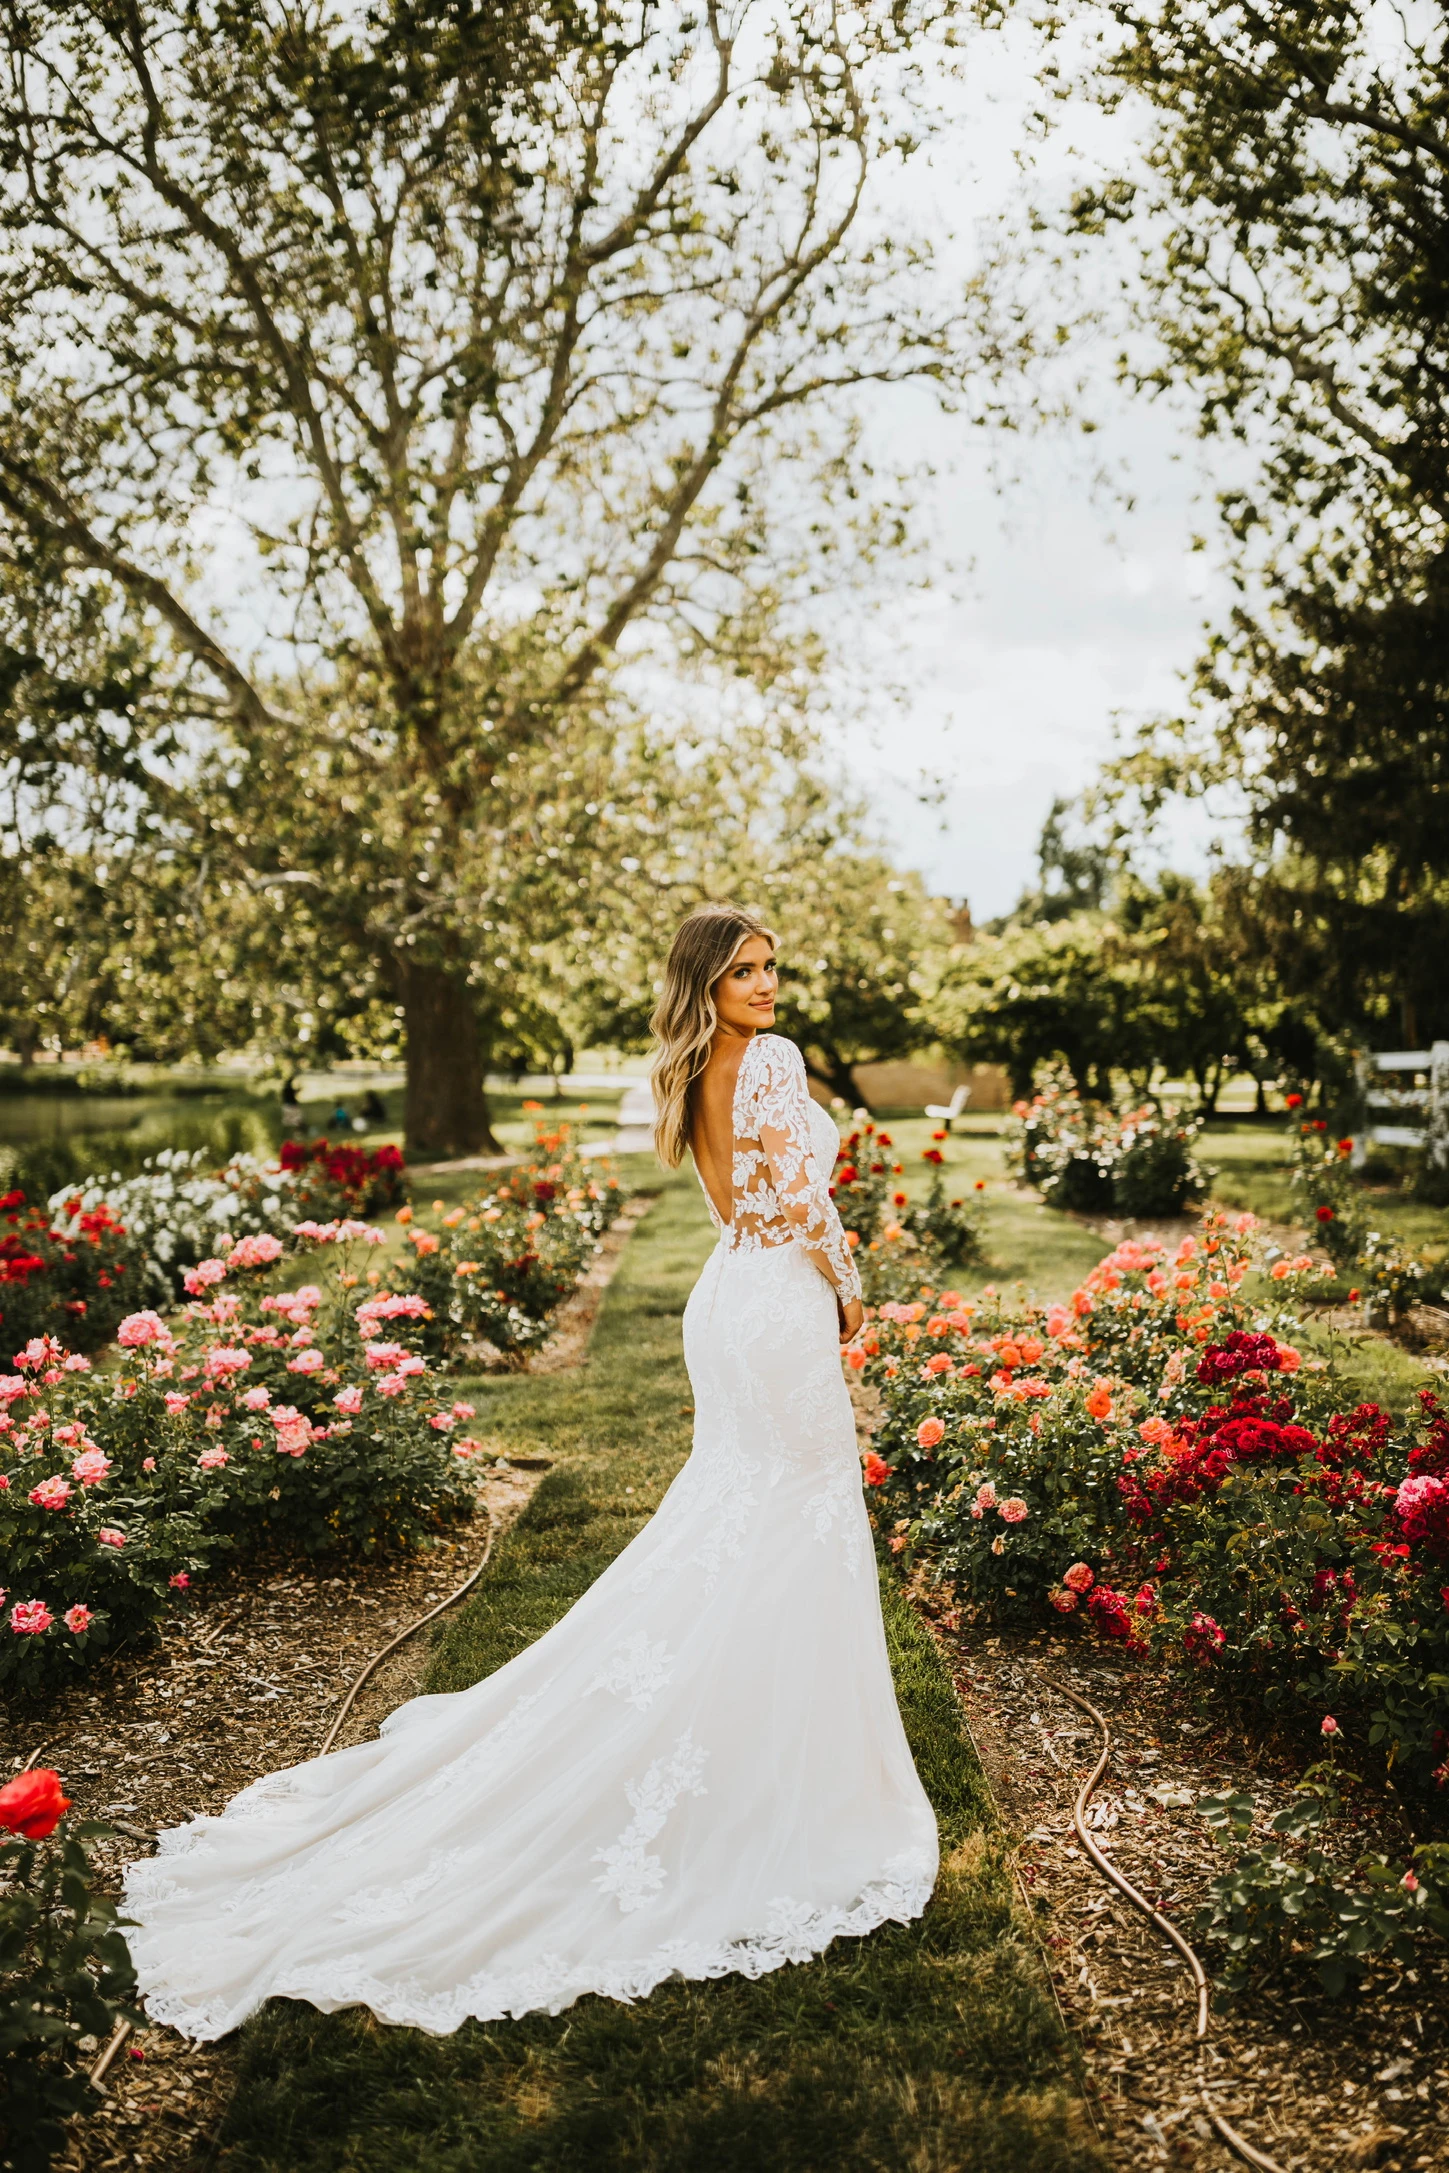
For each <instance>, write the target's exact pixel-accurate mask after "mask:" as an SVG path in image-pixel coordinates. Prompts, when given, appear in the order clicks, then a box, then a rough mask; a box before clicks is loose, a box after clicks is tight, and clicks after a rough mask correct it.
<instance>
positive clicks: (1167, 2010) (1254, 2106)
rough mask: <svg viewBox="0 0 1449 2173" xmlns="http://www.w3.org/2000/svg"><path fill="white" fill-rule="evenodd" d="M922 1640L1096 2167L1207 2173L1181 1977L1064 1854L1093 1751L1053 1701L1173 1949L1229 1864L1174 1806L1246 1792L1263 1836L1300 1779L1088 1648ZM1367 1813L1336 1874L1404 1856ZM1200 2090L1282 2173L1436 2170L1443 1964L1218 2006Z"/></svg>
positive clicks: (1302, 1985) (1382, 1806)
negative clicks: (939, 1665) (957, 1705)
mask: <svg viewBox="0 0 1449 2173" xmlns="http://www.w3.org/2000/svg"><path fill="white" fill-rule="evenodd" d="M937 1634H938V1636H939V1637H940V1639H941V1642H942V1645H943V1649H944V1650H945V1652H946V1655H947V1658H948V1660H949V1663H950V1665H951V1669H952V1673H953V1675H954V1677H955V1680H956V1683H957V1687H958V1689H959V1691H960V1694H961V1698H962V1703H963V1705H964V1707H965V1710H966V1713H967V1717H968V1719H969V1722H970V1726H971V1730H972V1733H973V1735H974V1736H975V1738H976V1742H977V1745H978V1748H979V1750H980V1752H981V1756H982V1760H983V1763H984V1764H985V1766H986V1769H987V1772H988V1775H989V1777H990V1780H991V1783H992V1787H993V1790H994V1792H995V1794H996V1796H997V1799H998V1801H999V1803H1000V1806H1001V1810H1002V1815H1003V1818H1004V1820H1005V1822H1006V1825H1007V1828H1008V1831H1009V1833H1010V1834H1011V1836H1012V1837H1013V1839H1016V1838H1017V1837H1020V1846H1019V1850H1018V1856H1017V1862H1018V1866H1019V1869H1020V1872H1021V1876H1022V1880H1023V1883H1024V1885H1025V1887H1026V1890H1027V1892H1028V1893H1029V1894H1030V1895H1031V1897H1032V1900H1033V1903H1034V1904H1035V1914H1036V1920H1037V1929H1038V1933H1039V1935H1040V1937H1041V1940H1042V1944H1043V1948H1044V1951H1045V1954H1046V1957H1047V1960H1048V1965H1049V1967H1050V1971H1051V1976H1052V1981H1053V1984H1054V1986H1055V1988H1056V1992H1057V1997H1058V1999H1059V2001H1060V2003H1061V2006H1062V2010H1063V2013H1064V2016H1065V2018H1066V2021H1067V2024H1068V2026H1069V2027H1070V2028H1071V2029H1072V2030H1073V2031H1074V2033H1075V2034H1076V2036H1077V2038H1078V2041H1079V2043H1080V2044H1081V2047H1082V2052H1083V2057H1084V2062H1085V2067H1086V2072H1087V2077H1088V2082H1089V2088H1090V2092H1091V2096H1092V2100H1093V2103H1094V2105H1095V2107H1096V2110H1097V2117H1098V2120H1099V2122H1100V2125H1101V2129H1102V2133H1103V2139H1104V2142H1105V2144H1106V2147H1107V2150H1108V2154H1109V2156H1110V2158H1111V2159H1112V2162H1113V2163H1115V2164H1118V2165H1120V2166H1122V2167H1123V2168H1126V2167H1128V2166H1132V2167H1140V2166H1143V2165H1171V2166H1178V2165H1183V2166H1190V2165H1197V2164H1201V2165H1202V2166H1203V2167H1204V2168H1206V2167H1208V2166H1212V2165H1217V2164H1221V2163H1223V2162H1224V2159H1225V2151H1224V2146H1223V2144H1222V2143H1221V2142H1220V2141H1218V2139H1217V2138H1216V2137H1215V2136H1214V2134H1213V2131H1212V2130H1211V2129H1210V2128H1209V2126H1208V2122H1207V2119H1206V2116H1205V2112H1204V2108H1203V2102H1202V2097H1201V2093H1200V2090H1199V2086H1198V2054H1197V2050H1196V2046H1195V2042H1194V2037H1193V2028H1194V2021H1195V2013H1196V2008H1195V2001H1194V1996H1193V1991H1192V1985H1191V1981H1190V1979H1189V1975H1188V1971H1187V1969H1186V1967H1185V1966H1184V1965H1183V1963H1182V1961H1181V1960H1180V1958H1179V1957H1178V1956H1177V1955H1176V1953H1175V1952H1174V1950H1173V1949H1172V1947H1171V1946H1170V1945H1169V1944H1168V1942H1167V1941H1166V1940H1165V1939H1163V1938H1162V1936H1161V1934H1160V1933H1158V1932H1157V1931H1155V1930H1154V1929H1153V1927H1152V1926H1151V1925H1150V1924H1148V1923H1147V1922H1146V1920H1145V1919H1144V1918H1143V1917H1142V1916H1141V1915H1139V1913H1138V1912H1137V1911H1136V1910H1135V1909H1133V1908H1132V1907H1131V1906H1130V1905H1129V1904H1128V1903H1127V1902H1126V1901H1125V1900H1124V1899H1122V1897H1120V1896H1119V1895H1117V1894H1116V1893H1115V1891H1114V1890H1113V1889H1112V1888H1111V1887H1110V1886H1109V1885H1108V1884H1107V1882H1106V1881H1105V1880H1104V1879H1103V1878H1102V1877H1101V1876H1100V1874H1099V1873H1098V1872H1097V1871H1096V1870H1095V1868H1094V1867H1093V1865H1092V1863H1091V1861H1090V1859H1089V1858H1088V1857H1087V1856H1086V1854H1085V1853H1084V1852H1083V1851H1082V1849H1081V1848H1080V1847H1079V1845H1078V1844H1077V1842H1076V1840H1075V1838H1074V1836H1073V1833H1072V1826H1071V1813H1072V1805H1073V1802H1074V1799H1075V1797H1076V1793H1077V1790H1078V1788H1079V1786H1080V1785H1081V1782H1082V1780H1083V1779H1084V1778H1085V1776H1086V1774H1087V1773H1088V1772H1089V1771H1090V1769H1091V1767H1092V1765H1093V1764H1094V1763H1095V1761H1096V1757H1097V1752H1098V1749H1099V1746H1100V1740H1101V1738H1100V1735H1099V1732H1098V1730H1097V1729H1096V1728H1095V1727H1094V1726H1093V1724H1092V1722H1091V1721H1090V1720H1089V1719H1088V1718H1087V1716H1086V1715H1085V1714H1083V1713H1081V1712H1079V1711H1078V1709H1077V1708H1076V1707H1075V1706H1073V1705H1072V1704H1070V1703H1069V1702H1068V1700H1067V1699H1066V1698H1064V1697H1063V1696H1062V1695H1061V1693H1060V1690H1059V1689H1058V1687H1057V1685H1058V1684H1061V1683H1066V1684H1068V1685H1070V1687H1071V1688H1072V1689H1074V1690H1075V1691H1076V1692H1077V1694H1078V1696H1080V1697H1084V1698H1086V1699H1087V1700H1088V1702H1089V1703H1090V1704H1092V1705H1094V1706H1096V1708H1097V1709H1098V1711H1099V1712H1101V1713H1102V1714H1103V1716H1104V1717H1105V1719H1106V1720H1107V1722H1108V1725H1109V1727H1110V1728H1111V1730H1112V1734H1113V1738H1114V1753H1113V1757H1112V1762H1111V1764H1110V1765H1109V1767H1108V1769H1107V1771H1106V1773H1105V1774H1104V1776H1103V1779H1102V1782H1101V1784H1100V1785H1099V1787H1098V1790H1097V1793H1096V1796H1095V1798H1094V1800H1093V1804H1092V1806H1091V1810H1090V1812H1089V1825H1090V1828H1091V1830H1092V1833H1093V1838H1094V1839H1095V1840H1096V1841H1097V1843H1098V1845H1099V1846H1100V1847H1101V1848H1102V1849H1103V1851H1104V1853H1106V1854H1108V1855H1110V1856H1111V1858H1112V1860H1113V1862H1114V1863H1116V1864H1117V1865H1118V1867H1119V1868H1120V1869H1121V1870H1122V1872H1123V1873H1124V1874H1125V1876H1126V1877H1127V1878H1128V1879H1130V1880H1131V1881H1132V1883H1133V1884H1134V1885H1135V1886H1136V1887H1138V1889H1139V1890H1140V1891H1142V1892H1144V1893H1145V1894H1146V1895H1147V1897H1148V1898H1149V1900H1151V1901H1152V1902H1153V1904H1154V1906H1156V1907H1157V1908H1159V1909H1161V1910H1162V1911H1163V1912H1164V1914H1166V1915H1167V1916H1169V1917H1171V1918H1172V1919H1173V1921H1174V1922H1175V1923H1176V1924H1177V1925H1178V1926H1179V1928H1180V1929H1181V1930H1182V1931H1184V1933H1185V1934H1186V1935H1187V1937H1188V1938H1189V1940H1191V1938H1192V1919H1193V1916H1194V1914H1195V1912H1196V1909H1197V1906H1198V1904H1199V1902H1200V1901H1201V1899H1202V1898H1203V1896H1204V1895H1205V1893H1206V1890H1207V1887H1208V1884H1209V1882H1210V1881H1211V1879H1212V1878H1213V1877H1214V1876H1215V1875H1216V1874H1217V1873H1218V1872H1219V1871H1221V1870H1223V1869H1224V1868H1226V1865H1227V1863H1228V1862H1229V1861H1230V1860H1231V1859H1230V1857H1229V1855H1228V1853H1227V1851H1226V1850H1224V1849H1223V1848H1222V1847H1221V1846H1220V1845H1219V1844H1218V1843H1217V1842H1216V1841H1215V1840H1214V1839H1213V1838H1212V1836H1211V1835H1210V1834H1209V1832H1208V1830H1207V1828H1206V1827H1205V1826H1204V1825H1203V1823H1202V1821H1201V1820H1200V1819H1199V1818H1198V1817H1197V1816H1196V1814H1195V1813H1194V1811H1193V1810H1192V1808H1191V1805H1192V1804H1193V1803H1195V1802H1196V1800H1197V1798H1198V1797H1199V1796H1203V1795H1219V1794H1224V1793H1227V1792H1229V1791H1231V1790H1235V1789H1242V1790H1244V1791H1246V1792H1248V1793H1250V1794H1252V1795H1253V1796H1254V1797H1255V1798H1256V1799H1257V1803H1258V1807H1259V1811H1260V1813H1261V1815H1262V1817H1263V1818H1264V1819H1265V1820H1266V1818H1267V1817H1269V1816H1271V1814H1272V1813H1273V1812H1274V1811H1276V1810H1278V1809H1280V1808H1281V1807H1282V1806H1283V1805H1284V1804H1285V1803H1286V1802H1287V1801H1288V1799H1289V1797H1290V1795H1291V1793H1292V1784H1293V1781H1294V1780H1295V1778H1296V1777H1297V1775H1298V1773H1299V1772H1300V1771H1301V1770H1302V1760H1301V1758H1297V1759H1295V1758H1294V1757H1293V1756H1292V1755H1291V1754H1289V1753H1286V1752H1284V1751H1282V1750H1280V1749H1279V1747H1278V1746H1277V1745H1275V1744H1274V1743H1273V1742H1272V1741H1271V1740H1268V1739H1260V1738H1257V1737H1254V1736H1253V1735H1251V1734H1249V1733H1248V1732H1246V1731H1245V1730H1244V1729H1243V1728H1242V1727H1240V1726H1239V1725H1237V1724H1236V1723H1235V1722H1234V1721H1233V1720H1232V1719H1230V1718H1229V1717H1227V1716H1225V1713H1224V1711H1223V1708H1222V1706H1221V1704H1220V1703H1219V1702H1218V1701H1217V1700H1216V1699H1213V1698H1211V1697H1210V1695H1209V1693H1208V1692H1207V1691H1206V1690H1204V1692H1203V1693H1202V1695H1201V1696H1199V1697H1194V1696H1193V1695H1192V1694H1191V1692H1190V1691H1189V1692H1188V1693H1187V1694H1185V1693H1184V1690H1183V1687H1182V1685H1181V1683H1180V1682H1174V1681H1169V1680H1167V1679H1165V1678H1162V1677H1157V1676H1154V1675H1152V1674H1150V1673H1149V1672H1147V1671H1145V1670H1141V1669H1137V1668H1134V1667H1133V1666H1131V1665H1130V1664H1127V1665H1122V1664H1118V1663H1115V1662H1114V1660H1113V1659H1112V1658H1111V1657H1110V1656H1106V1655H1101V1654H1099V1653H1098V1652H1097V1651H1096V1650H1095V1649H1093V1648H1091V1647H1079V1646H1077V1645H1076V1644H1075V1643H1068V1642H1066V1641H1064V1640H1060V1639H1054V1638H1052V1637H1050V1636H1049V1635H1048V1634H1047V1633H1045V1632H1039V1633H1035V1634H1033V1633H1030V1632H1021V1633H1015V1634H1013V1633H1010V1632H1002V1633H1000V1634H992V1633H989V1632H987V1631H984V1630H980V1629H966V1630H957V1631H949V1630H942V1629H940V1628H939V1627H938V1629H937ZM1364 1793H1365V1796H1366V1798H1367V1799H1368V1800H1366V1801H1364V1802H1363V1803H1362V1806H1361V1809H1360V1812H1359V1821H1360V1824H1359V1830H1357V1831H1349V1832H1344V1831H1342V1830H1340V1831H1339V1832H1338V1833H1336V1834H1335V1836H1334V1841H1333V1853H1334V1854H1335V1856H1337V1857H1340V1858H1341V1859H1342V1860H1344V1861H1347V1862H1351V1861H1352V1860H1353V1858H1354V1857H1355V1856H1356V1855H1357V1854H1359V1853H1360V1852H1362V1851H1366V1850H1368V1849H1369V1848H1377V1849H1383V1850H1385V1851H1386V1852H1393V1851H1395V1850H1397V1849H1400V1848H1403V1847H1405V1846H1407V1843H1408V1840H1409V1828H1408V1824H1407V1821H1406V1819H1405V1817H1404V1814H1403V1811H1402V1809H1401V1807H1400V1806H1399V1805H1398V1804H1397V1803H1396V1802H1395V1801H1394V1800H1393V1799H1392V1797H1386V1796H1383V1795H1378V1794H1370V1793H1369V1792H1368V1791H1365V1792H1364ZM1431 1956H1432V1959H1431V1958H1430V1957H1431ZM1205 1959H1206V1960H1207V1961H1208V1964H1209V1968H1211V1956H1207V1957H1205ZM1205 2074H1206V2078H1207V2080H1208V2082H1209V2084H1210V2085H1211V2086H1212V2097H1213V2103H1214V2106H1215V2107H1216V2109H1217V2110H1218V2111H1219V2112H1220V2113H1222V2114H1223V2115H1224V2116H1225V2117H1226V2118H1227V2119H1228V2120H1229V2121H1231V2122H1232V2124H1233V2125H1234V2126H1235V2127H1237V2128H1238V2129H1240V2130H1241V2132H1242V2133H1243V2134H1244V2135H1245V2136H1246V2137H1247V2139H1248V2140H1249V2141H1250V2142H1252V2143H1253V2144H1254V2145H1255V2146H1256V2147H1257V2148H1258V2149H1259V2150H1260V2151H1263V2152H1265V2153H1266V2154H1267V2155H1268V2156H1269V2157H1271V2158H1273V2159H1275V2160H1277V2162H1278V2163H1279V2164H1280V2165H1282V2166H1283V2167H1284V2168H1286V2169H1288V2173H1313V2169H1316V2168H1320V2167H1325V2166H1354V2167H1369V2166H1374V2167H1380V2168H1382V2169H1383V2173H1410V2169H1414V2173H1419V2169H1423V2168H1429V2167H1444V2166H1445V2165H1449V2095H1446V2088H1445V2086H1446V2085H1449V1957H1446V1956H1444V1955H1442V1954H1439V1953H1435V1952H1434V1951H1433V1949H1432V1947H1431V1948H1430V1949H1429V1950H1428V1951H1427V1952H1426V1954H1425V1959H1424V1962H1423V1964H1422V1965H1421V1966H1420V1967H1419V1968H1417V1969H1412V1970H1407V1971H1400V1970H1399V1969H1397V1967H1395V1966H1393V1965H1385V1966H1376V1967H1375V1969H1374V1970H1373V1972H1372V1973H1371V1974H1370V1975H1369V1976H1368V1977H1367V1978H1366V1979H1365V1981H1364V1983H1363V1984H1362V1986H1361V1987H1360V1989H1359V1990H1358V1991H1357V1992H1356V1993H1351V1994H1348V1995H1345V1996H1344V1997H1343V1998H1341V1999H1337V2000H1333V1999H1329V1998H1328V1997H1327V1996H1326V1995H1324V1994H1323V1993H1322V1992H1321V1991H1320V1990H1319V1988H1318V1985H1317V1980H1316V1978H1315V1976H1314V1974H1313V1972H1312V1971H1311V1970H1310V1969H1308V1968H1307V1967H1304V1968H1303V1969H1302V1970H1301V1973H1299V1974H1297V1975H1295V1976H1294V1977H1293V1978H1292V1979H1291V1980H1287V1981H1282V1980H1280V1981H1279V1982H1277V1983H1275V1984H1272V1985H1269V1986H1267V1987H1265V1988H1264V1989H1262V1990H1260V1991H1256V1992H1253V1993H1251V1994H1247V1995H1245V1996H1243V1997H1242V1998H1240V1999H1237V2000H1234V2001H1226V2000H1223V1999H1222V1998H1220V1997H1217V1996H1215V1998H1214V2003H1213V2017H1212V2023H1211V2028H1210V2032H1209V2037H1208V2045H1207V2051H1206V2067H1205Z"/></svg>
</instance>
